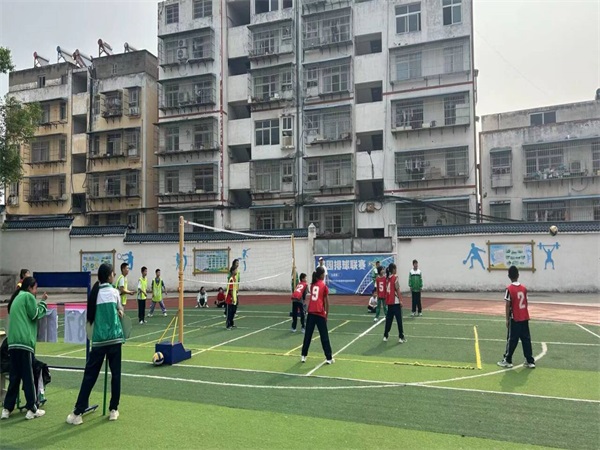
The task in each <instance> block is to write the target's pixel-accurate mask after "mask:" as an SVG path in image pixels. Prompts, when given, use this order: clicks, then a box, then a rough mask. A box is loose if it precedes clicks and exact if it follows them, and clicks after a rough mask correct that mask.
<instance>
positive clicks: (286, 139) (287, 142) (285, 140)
mask: <svg viewBox="0 0 600 450" xmlns="http://www.w3.org/2000/svg"><path fill="white" fill-rule="evenodd" d="M281 147H282V148H294V142H293V140H292V136H282V137H281Z"/></svg>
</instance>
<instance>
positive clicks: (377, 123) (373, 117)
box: [355, 102, 385, 133]
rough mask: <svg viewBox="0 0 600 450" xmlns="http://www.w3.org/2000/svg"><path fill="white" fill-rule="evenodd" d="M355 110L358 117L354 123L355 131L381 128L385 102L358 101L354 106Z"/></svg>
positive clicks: (360, 131)
mask: <svg viewBox="0 0 600 450" xmlns="http://www.w3.org/2000/svg"><path fill="white" fill-rule="evenodd" d="M355 112H356V117H360V120H358V121H357V123H356V132H357V133H362V132H367V131H373V130H378V129H379V130H381V128H382V125H383V123H384V122H385V104H384V103H383V102H374V103H359V104H358V105H356V107H355Z"/></svg>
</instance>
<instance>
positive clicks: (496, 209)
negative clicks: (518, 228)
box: [490, 203, 510, 219]
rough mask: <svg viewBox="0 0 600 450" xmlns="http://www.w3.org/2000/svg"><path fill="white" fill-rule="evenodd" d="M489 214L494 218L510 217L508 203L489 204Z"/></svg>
mask: <svg viewBox="0 0 600 450" xmlns="http://www.w3.org/2000/svg"><path fill="white" fill-rule="evenodd" d="M490 215H491V216H492V217H493V218H495V219H510V203H492V204H490Z"/></svg>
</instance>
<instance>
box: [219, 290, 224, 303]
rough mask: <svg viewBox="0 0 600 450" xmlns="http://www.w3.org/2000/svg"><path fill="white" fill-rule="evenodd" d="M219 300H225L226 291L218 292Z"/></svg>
mask: <svg viewBox="0 0 600 450" xmlns="http://www.w3.org/2000/svg"><path fill="white" fill-rule="evenodd" d="M217 301H218V302H224V301H225V292H219V293H218V294H217Z"/></svg>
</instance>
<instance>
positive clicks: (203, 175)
mask: <svg viewBox="0 0 600 450" xmlns="http://www.w3.org/2000/svg"><path fill="white" fill-rule="evenodd" d="M213 169H214V168H213V166H212V165H211V166H202V167H198V168H196V169H194V186H195V189H196V193H197V194H203V193H205V192H214V191H215V188H214V176H213Z"/></svg>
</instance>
